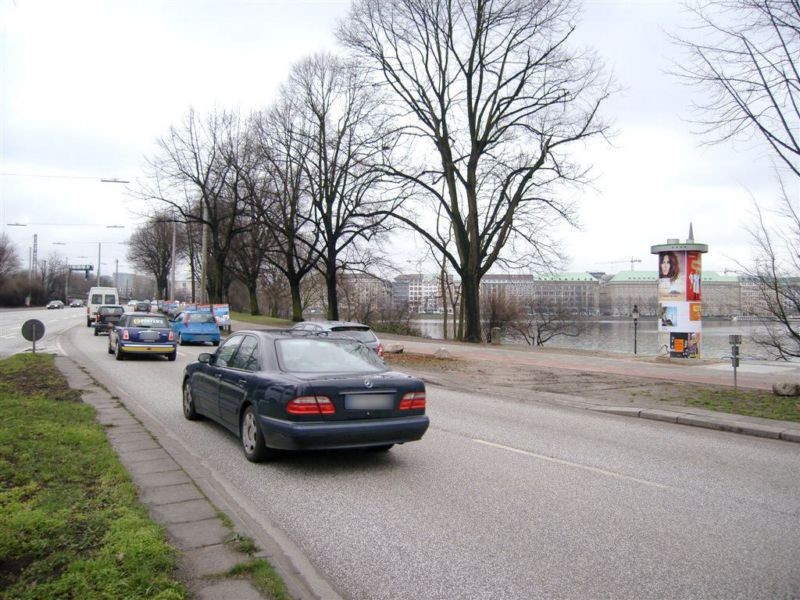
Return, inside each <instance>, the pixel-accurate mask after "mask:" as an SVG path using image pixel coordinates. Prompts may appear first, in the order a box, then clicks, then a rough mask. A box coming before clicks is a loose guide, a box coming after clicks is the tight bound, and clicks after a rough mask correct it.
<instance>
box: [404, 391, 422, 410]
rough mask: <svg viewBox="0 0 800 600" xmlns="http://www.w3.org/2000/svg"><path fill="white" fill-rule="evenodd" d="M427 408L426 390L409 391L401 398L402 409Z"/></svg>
mask: <svg viewBox="0 0 800 600" xmlns="http://www.w3.org/2000/svg"><path fill="white" fill-rule="evenodd" d="M416 408H425V392H409V393H408V394H406V395H405V396H403V399H402V400H400V410H412V409H416Z"/></svg>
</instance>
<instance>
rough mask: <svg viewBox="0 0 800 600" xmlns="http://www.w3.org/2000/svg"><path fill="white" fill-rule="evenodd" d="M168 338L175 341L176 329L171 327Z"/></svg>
mask: <svg viewBox="0 0 800 600" xmlns="http://www.w3.org/2000/svg"><path fill="white" fill-rule="evenodd" d="M167 339H168V340H169V341H170V342H172V341H174V340H175V332H174V331H172V330H171V329H170V330H169V335H168V336H167Z"/></svg>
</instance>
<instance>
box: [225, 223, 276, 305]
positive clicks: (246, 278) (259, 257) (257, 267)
mask: <svg viewBox="0 0 800 600" xmlns="http://www.w3.org/2000/svg"><path fill="white" fill-rule="evenodd" d="M270 241H271V239H270V236H269V234H268V232H267V230H266V228H264V227H260V226H257V225H252V226H251V227H249V228H248V229H247V231H245V232H244V233H243V234H241V235H239V236H237V237H236V238H235V240H234V242H233V246H232V247H231V252H230V257H231V261H230V269H231V272H232V273H233V275H234V277H236V278H237V279H238V280H239V281H241V282H242V284H243V285H244V286H245V287H246V288H247V293H248V297H249V302H250V314H251V315H260V314H261V311H260V310H259V307H258V286H259V283H260V281H261V279H262V271H263V266H264V262H265V260H266V257H267V255H268V254H269V252H270Z"/></svg>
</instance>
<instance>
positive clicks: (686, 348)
mask: <svg viewBox="0 0 800 600" xmlns="http://www.w3.org/2000/svg"><path fill="white" fill-rule="evenodd" d="M700 335H701V334H700V333H690V332H673V333H670V334H669V355H670V356H671V357H672V358H699V357H700Z"/></svg>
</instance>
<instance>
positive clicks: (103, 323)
mask: <svg viewBox="0 0 800 600" xmlns="http://www.w3.org/2000/svg"><path fill="white" fill-rule="evenodd" d="M124 312H125V308H124V307H122V306H118V305H116V304H103V305H102V306H99V307H98V308H97V313H95V315H96V316H95V320H94V334H95V335H100V332H102V331H105V332H109V331H111V330H112V329H113V328H114V325H116V324H117V323H118V322H119V320H120V318H121V317H122V315H123V313H124Z"/></svg>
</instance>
